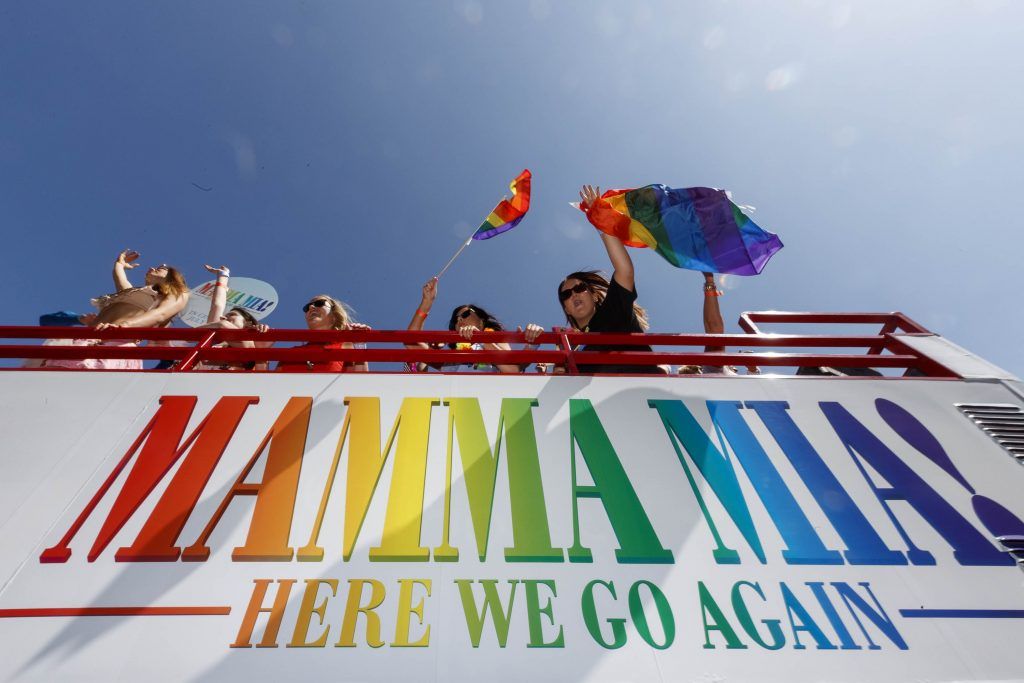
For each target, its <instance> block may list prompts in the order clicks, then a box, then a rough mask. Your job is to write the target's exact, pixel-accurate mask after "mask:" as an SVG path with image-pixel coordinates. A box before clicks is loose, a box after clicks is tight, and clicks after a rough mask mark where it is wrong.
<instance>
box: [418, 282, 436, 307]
mask: <svg viewBox="0 0 1024 683" xmlns="http://www.w3.org/2000/svg"><path fill="white" fill-rule="evenodd" d="M436 298H437V278H436V277H432V278H430V279H429V280H427V282H426V284H424V285H423V300H422V301H421V302H420V310H421V311H423V312H424V313H428V312H429V311H430V308H431V306H433V305H434V299H436Z"/></svg>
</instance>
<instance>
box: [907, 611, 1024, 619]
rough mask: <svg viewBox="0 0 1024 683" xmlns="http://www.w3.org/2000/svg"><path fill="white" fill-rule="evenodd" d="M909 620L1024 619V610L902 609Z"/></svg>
mask: <svg viewBox="0 0 1024 683" xmlns="http://www.w3.org/2000/svg"><path fill="white" fill-rule="evenodd" d="M900 615H901V616H904V617H907V618H909V619H1024V609H901V610H900Z"/></svg>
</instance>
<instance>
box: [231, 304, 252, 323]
mask: <svg viewBox="0 0 1024 683" xmlns="http://www.w3.org/2000/svg"><path fill="white" fill-rule="evenodd" d="M228 313H238V315H240V316H242V317H243V318H245V322H247V323H248V324H249V325H251V326H252V327H256V325H257V324H258V323H259V321H258V320H256V316H254V315H253V314H252V313H250V312H249V311H247V310H245V309H244V308H242V307H241V306H235V307H234V308H232V309H231V310H230V311H228Z"/></svg>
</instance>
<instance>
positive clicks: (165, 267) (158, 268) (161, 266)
mask: <svg viewBox="0 0 1024 683" xmlns="http://www.w3.org/2000/svg"><path fill="white" fill-rule="evenodd" d="M161 268H162V269H164V270H167V269H168V268H170V266H169V265H167V264H166V263H161V264H160V265H159V266H153V267H152V268H150V270H160V269H161Z"/></svg>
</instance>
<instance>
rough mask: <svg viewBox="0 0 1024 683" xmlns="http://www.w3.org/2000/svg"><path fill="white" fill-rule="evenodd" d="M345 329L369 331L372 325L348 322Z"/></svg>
mask: <svg viewBox="0 0 1024 683" xmlns="http://www.w3.org/2000/svg"><path fill="white" fill-rule="evenodd" d="M346 329H349V330H358V331H360V332H369V331H370V330H372V329H373V328H372V327H370V326H369V325H365V324H363V323H349V324H348V327H347V328H346Z"/></svg>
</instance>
